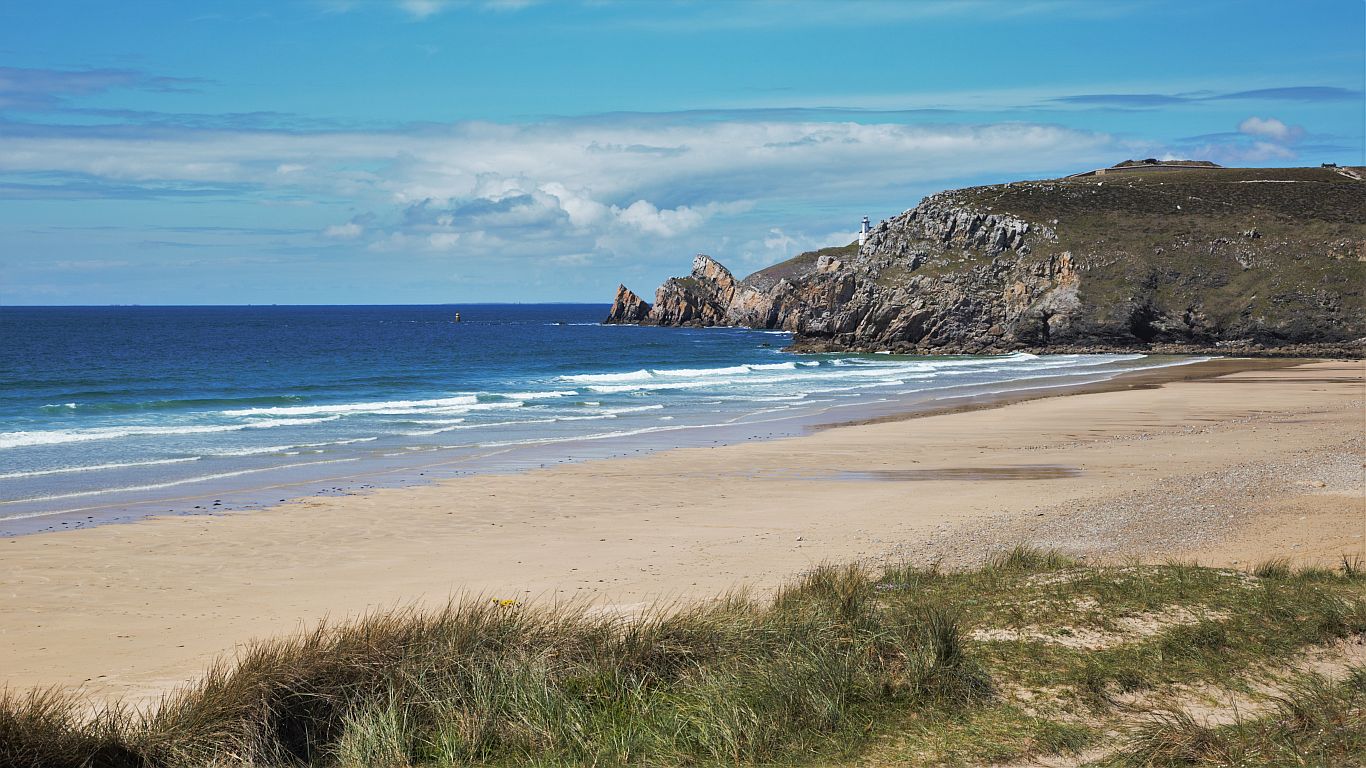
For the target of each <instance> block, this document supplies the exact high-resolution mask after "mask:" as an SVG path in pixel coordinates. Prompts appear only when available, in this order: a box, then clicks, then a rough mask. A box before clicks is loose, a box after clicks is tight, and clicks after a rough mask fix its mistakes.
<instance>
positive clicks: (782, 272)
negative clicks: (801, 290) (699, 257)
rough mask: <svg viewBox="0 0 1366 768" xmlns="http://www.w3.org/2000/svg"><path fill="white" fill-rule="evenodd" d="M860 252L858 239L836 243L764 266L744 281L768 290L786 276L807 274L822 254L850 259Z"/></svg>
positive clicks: (788, 277)
mask: <svg viewBox="0 0 1366 768" xmlns="http://www.w3.org/2000/svg"><path fill="white" fill-rule="evenodd" d="M856 254H858V241H857V240H855V241H854V242H852V243H850V244H848V245H836V246H831V247H829V248H821V249H819V250H815V251H807V252H805V253H799V254H797V255H796V256H793V257H792V258H790V259H788V260H787V261H782V262H779V263H777V264H774V265H773V266H771V267H764V268H763V269H761V270H759V271H758V272H755V273H754V274H752V275H750V276H749V277H746V278H745V279H744V280H743V282H744V283H745V284H746V285H750V286H754V287H756V288H759V289H760V290H767V289H768V288H769V287H771V286H773V285H775V284H777V282H778V281H779V280H782V279H784V278H786V279H788V280H791V279H793V278H796V277H800V276H802V275H805V274H807V273H808V272H810V271H811V270H812V269H815V267H816V262H817V261H818V260H820V257H822V256H829V257H830V258H832V259H848V258H850V257H852V256H855V255H856Z"/></svg>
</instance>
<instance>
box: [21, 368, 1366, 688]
mask: <svg viewBox="0 0 1366 768" xmlns="http://www.w3.org/2000/svg"><path fill="white" fill-rule="evenodd" d="M1211 364H1214V365H1211ZM1202 365H1204V366H1207V367H1205V368H1203V369H1199V370H1182V369H1196V368H1197V366H1202ZM1232 368H1237V369H1238V370H1239V372H1233V373H1230V372H1229V369H1232ZM1174 369H1175V370H1174V371H1173V369H1172V368H1169V369H1162V370H1159V371H1150V372H1149V373H1150V374H1153V375H1157V374H1161V376H1163V377H1170V380H1169V381H1166V382H1155V381H1146V380H1145V381H1135V380H1133V379H1130V378H1128V377H1118V378H1119V379H1123V381H1122V382H1119V381H1111V382H1101V383H1100V384H1099V385H1098V386H1101V387H1102V391H1093V392H1082V393H1078V392H1072V391H1066V392H1064V391H1057V392H1048V393H1039V392H1036V393H1035V395H1034V396H1031V397H1027V398H1021V399H1019V400H1016V401H1012V402H1008V403H995V404H992V405H990V406H989V407H986V406H984V405H982V404H980V403H979V404H976V405H975V406H973V407H963V406H964V405H965V404H960V405H959V406H957V409H956V410H949V411H944V412H936V413H932V414H925V415H919V414H917V415H913V416H904V415H903V416H902V417H900V418H882V417H875V418H872V419H869V420H865V421H863V422H861V423H859V422H856V423H853V424H845V425H843V426H840V427H839V428H826V429H817V430H813V431H811V432H810V433H809V434H805V435H802V436H797V437H787V438H779V439H773V440H748V441H745V442H741V443H737V444H731V445H725V446H706V447H691V448H679V449H675V450H668V451H660V452H655V453H650V454H647V455H642V456H639V457H627V458H613V459H608V460H592V461H585V462H582V463H574V464H563V465H559V466H554V467H549V468H546V469H529V470H526V471H523V472H518V473H514V474H482V475H474V476H468V477H460V478H453V479H446V480H441V481H438V482H436V483H433V484H429V485H422V486H414V487H407V488H397V489H379V490H375V491H373V492H371V493H368V494H363V495H354V496H342V497H312V498H304V499H299V500H297V501H294V502H290V503H286V504H283V505H278V504H277V505H274V506H272V507H270V508H267V509H262V510H254V511H248V512H229V513H220V514H217V515H214V516H164V517H157V518H151V519H146V520H142V521H139V522H136V523H134V524H131V525H106V526H99V527H93V528H85V529H82V530H76V531H62V532H59V533H43V534H36V535H31V536H23V537H16V538H11V539H8V540H4V541H0V547H3V549H0V551H3V552H5V556H4V557H3V559H2V560H0V562H3V564H4V566H5V567H4V569H3V574H4V575H3V577H2V578H0V588H3V589H4V590H5V592H6V594H7V595H9V596H10V599H9V600H7V601H6V602H5V603H4V604H3V606H0V612H3V614H2V615H0V628H3V629H0V656H3V657H4V658H6V659H7V660H8V663H7V665H6V666H7V669H6V674H7V677H6V679H5V680H4V681H3V683H4V684H7V685H9V686H11V687H14V688H27V687H34V686H43V685H49V684H51V685H58V686H61V687H64V688H68V689H83V690H84V691H85V692H87V693H88V694H90V695H92V696H97V697H120V696H127V697H129V698H130V700H133V701H139V700H146V699H147V698H149V697H154V696H156V695H158V694H159V693H161V692H164V691H166V690H167V689H169V688H171V687H173V686H175V685H177V684H179V683H181V682H183V681H184V680H186V679H188V678H190V677H193V676H194V675H195V674H196V673H197V672H198V671H200V670H202V669H203V668H204V666H205V665H207V664H208V663H209V662H210V661H211V660H213V659H214V658H217V657H219V656H221V655H223V654H230V653H232V652H233V651H234V650H235V649H238V648H240V647H241V646H242V644H243V643H246V642H248V641H250V640H251V639H253V638H263V637H269V636H273V635H277V634H281V633H284V632H288V631H291V630H293V629H296V628H298V627H300V626H311V625H313V624H316V622H318V621H320V620H323V619H325V618H329V617H331V618H338V619H339V618H344V617H353V616H357V615H361V614H363V613H366V612H368V611H373V610H377V609H382V608H385V607H393V606H397V605H417V606H434V605H441V604H444V603H445V602H446V600H447V599H449V598H450V597H451V596H452V595H457V596H458V595H486V596H493V597H506V598H516V599H519V600H526V599H540V600H589V601H592V602H594V603H597V604H601V605H604V606H614V607H615V608H616V609H617V610H631V609H633V608H636V607H640V606H641V605H642V604H647V603H652V602H659V601H663V602H669V601H673V600H681V599H695V598H708V597H712V596H715V595H717V594H720V593H722V592H724V591H726V590H727V589H731V588H751V589H760V590H762V589H766V588H768V587H770V586H772V585H773V584H775V583H777V582H778V581H780V580H782V579H784V578H786V577H788V576H790V575H792V574H793V573H795V572H799V571H801V570H804V569H805V568H808V567H810V566H811V565H813V564H815V563H819V562H823V561H834V562H847V561H856V560H868V559H878V558H883V557H888V556H892V557H907V558H909V559H917V560H928V561H941V562H944V563H945V564H947V565H950V566H952V565H954V564H957V563H968V562H971V561H972V558H974V557H981V556H983V555H984V554H985V553H986V552H987V551H989V550H990V549H992V548H993V547H995V546H996V544H997V543H998V542H997V541H996V539H998V538H1001V537H1002V536H1006V535H1010V536H1015V537H1016V538H1018V539H1022V540H1023V539H1025V538H1027V537H1028V536H1030V535H1031V530H1030V527H1029V526H1030V525H1034V526H1035V527H1036V528H1037V529H1038V530H1036V531H1034V532H1033V534H1032V535H1034V536H1035V537H1036V539H1037V542H1036V543H1043V544H1048V542H1049V538H1048V537H1049V536H1052V537H1054V538H1058V537H1059V536H1060V535H1061V533H1068V532H1076V530H1077V522H1078V521H1088V520H1090V519H1092V518H1090V517H1088V515H1094V514H1097V513H1096V510H1097V509H1099V508H1102V507H1107V505H1108V506H1115V507H1116V508H1117V509H1122V508H1123V504H1121V503H1119V502H1123V501H1124V500H1125V499H1127V498H1129V497H1132V496H1134V495H1136V494H1137V495H1140V496H1141V495H1143V494H1145V493H1148V494H1150V495H1154V489H1156V491H1158V492H1160V493H1156V494H1155V495H1156V496H1158V497H1163V496H1169V497H1171V498H1173V499H1176V498H1177V496H1179V494H1180V493H1187V492H1193V491H1199V490H1200V489H1201V488H1202V487H1203V486H1201V484H1200V483H1201V482H1204V481H1203V480H1200V478H1208V477H1221V476H1222V475H1221V473H1222V474H1228V473H1229V472H1235V473H1238V472H1243V473H1245V474H1246V472H1245V467H1246V466H1251V465H1254V464H1257V462H1261V463H1262V464H1265V465H1266V466H1268V467H1275V466H1282V465H1284V466H1294V467H1300V469H1299V470H1297V471H1300V472H1308V473H1312V472H1314V471H1315V469H1314V468H1315V467H1316V466H1322V467H1331V468H1333V472H1332V473H1330V474H1324V475H1323V477H1317V476H1315V477H1309V478H1307V480H1306V479H1305V478H1292V479H1290V480H1289V481H1287V482H1288V483H1289V485H1287V486H1286V487H1281V486H1274V487H1273V486H1271V485H1267V483H1269V482H1271V481H1268V480H1266V479H1265V478H1263V477H1262V476H1261V475H1264V474H1266V473H1265V472H1262V473H1261V475H1259V474H1257V472H1252V473H1251V474H1250V475H1249V478H1250V479H1249V480H1248V481H1247V483H1245V486H1246V487H1243V486H1239V488H1238V490H1239V491H1240V492H1243V493H1245V494H1246V493H1254V494H1257V493H1261V494H1262V495H1261V496H1255V495H1254V496H1247V495H1244V496H1243V497H1242V498H1244V499H1249V498H1250V499H1254V500H1255V501H1256V504H1252V503H1250V502H1249V503H1245V504H1243V506H1244V507H1246V510H1245V511H1244V512H1242V513H1239V514H1242V517H1240V518H1238V519H1229V518H1227V517H1224V516H1223V515H1224V510H1222V509H1221V510H1220V511H1219V516H1218V517H1217V519H1216V518H1215V517H1214V516H1210V517H1209V519H1203V518H1199V519H1197V518H1191V519H1186V518H1180V519H1178V518H1173V519H1172V520H1170V521H1168V520H1163V519H1151V517H1152V514H1151V513H1147V515H1148V516H1146V517H1145V513H1144V511H1143V508H1142V506H1141V505H1139V506H1137V507H1135V510H1137V511H1136V512H1133V513H1132V514H1127V516H1126V515H1121V516H1120V517H1117V518H1115V519H1114V520H1112V521H1111V522H1113V523H1114V525H1112V526H1111V527H1110V528H1106V529H1104V530H1101V531H1100V532H1099V533H1098V534H1096V536H1098V537H1100V538H1098V539H1097V540H1096V541H1094V542H1089V543H1088V541H1087V540H1086V537H1085V536H1082V537H1081V542H1080V545H1081V546H1082V547H1083V548H1084V547H1085V546H1090V547H1091V549H1090V551H1087V552H1082V553H1081V554H1085V555H1087V556H1089V557H1095V558H1101V559H1104V558H1106V557H1116V558H1123V557H1129V556H1135V555H1134V554H1133V552H1132V551H1130V550H1129V549H1126V546H1128V545H1133V547H1138V548H1139V549H1141V548H1142V547H1143V546H1149V547H1150V549H1149V551H1147V553H1146V555H1147V557H1148V558H1149V559H1153V558H1156V559H1165V558H1167V557H1170V556H1178V555H1179V556H1183V557H1191V558H1196V559H1201V558H1203V559H1204V560H1203V561H1205V562H1206V564H1224V565H1228V564H1230V562H1231V561H1235V560H1236V561H1243V560H1244V559H1245V558H1249V557H1253V556H1255V555H1257V554H1258V553H1259V552H1260V553H1263V554H1265V553H1274V554H1276V555H1277V556H1286V557H1291V558H1294V559H1297V560H1299V561H1303V562H1314V563H1331V562H1332V561H1333V559H1334V558H1336V557H1338V556H1340V555H1344V554H1347V555H1351V554H1354V553H1357V552H1361V553H1363V554H1366V550H1363V549H1362V548H1361V547H1362V546H1363V545H1362V538H1361V533H1362V530H1363V528H1366V506H1363V504H1362V495H1361V491H1362V488H1361V483H1360V459H1359V454H1356V455H1355V458H1354V456H1353V454H1352V451H1353V450H1354V448H1353V445H1354V444H1353V443H1352V441H1353V440H1359V437H1360V436H1359V429H1357V427H1358V426H1359V423H1360V418H1361V417H1360V414H1361V412H1362V404H1361V398H1362V395H1363V386H1362V384H1363V381H1364V380H1363V377H1362V373H1363V371H1362V365H1361V363H1360V361H1349V362H1331V361H1318V362H1307V361H1295V362H1289V363H1287V364H1285V365H1269V366H1262V365H1260V364H1251V361H1232V360H1229V361H1210V363H1194V364H1191V365H1189V366H1174ZM1142 375H1143V374H1139V376H1142ZM1106 384H1108V385H1109V387H1108V389H1106V388H1105V387H1104V386H1103V385H1106ZM1062 395H1065V396H1062ZM908 419H913V420H908ZM1192 425H1194V427H1193V426H1192ZM1344 457H1346V458H1344ZM1352 460H1354V461H1355V474H1353V473H1352V471H1351V470H1352V467H1351V466H1350V461H1352ZM1344 462H1347V463H1344ZM1258 466H1260V465H1258ZM1031 467H1032V468H1038V467H1052V468H1055V469H1054V471H1050V472H1043V473H1038V472H1032V471H1029V468H1031ZM1240 467H1241V468H1243V469H1240ZM1059 468H1060V469H1059ZM964 470H972V471H973V473H975V474H973V473H969V474H966V475H965V474H963V471H964ZM1010 470H1014V471H1013V473H1012V472H1011V471H1010ZM936 473H937V474H936ZM955 473H957V474H955ZM964 478H967V479H968V481H965V479H964ZM1188 478H1193V479H1194V480H1195V482H1191V483H1184V485H1183V481H1184V480H1185V479H1188ZM1300 482H1314V483H1323V485H1321V486H1318V485H1312V486H1311V485H1305V486H1299V485H1294V484H1295V483H1300ZM1258 483H1261V485H1258ZM1184 486H1189V487H1184ZM1208 490H1209V493H1214V494H1218V493H1222V492H1223V491H1221V489H1220V488H1219V487H1213V488H1211V489H1208ZM1263 497H1264V498H1263ZM1182 498H1183V499H1184V500H1183V503H1185V502H1187V501H1189V499H1185V498H1184V497H1182ZM1157 500H1158V501H1160V500H1161V498H1158V499H1157ZM1112 502H1113V503H1112ZM1126 503H1127V502H1126ZM1202 503H1203V502H1202ZM1188 506H1193V507H1194V506H1200V504H1188ZM1105 514H1109V512H1105ZM1182 514H1185V513H1184V512H1183V513H1182ZM1301 518H1303V519H1304V520H1305V522H1304V524H1303V525H1299V526H1298V527H1297V525H1296V524H1297V523H1299V522H1300V519H1301ZM1107 519H1108V518H1107ZM1165 523H1170V525H1169V526H1168V527H1169V528H1172V529H1173V530H1167V531H1158V533H1159V534H1162V535H1153V536H1148V533H1150V531H1147V528H1151V527H1154V526H1156V527H1158V528H1160V527H1161V526H1162V525H1164V524H1165ZM1263 523H1265V524H1266V525H1263ZM1050 525H1051V526H1054V527H1055V528H1058V529H1060V531H1061V533H1060V532H1059V530H1052V529H1049V528H1048V526H1050ZM1182 526H1186V528H1183V527H1182ZM1259 526H1261V527H1259ZM1268 526H1269V527H1268ZM1197 528H1198V530H1197ZM1186 529H1189V530H1192V531H1196V532H1197V533H1199V534H1200V535H1199V536H1192V537H1190V539H1191V542H1190V543H1193V544H1196V545H1197V546H1196V547H1194V548H1193V549H1188V550H1182V549H1180V548H1179V547H1178V548H1175V549H1173V548H1172V541H1174V540H1175V541H1180V540H1181V538H1182V533H1183V531H1184V530H1186ZM1301 530H1302V531H1303V536H1302V538H1305V539H1306V541H1304V542H1301V541H1299V540H1295V541H1291V540H1289V539H1286V538H1285V537H1286V536H1293V535H1299V532H1300V531H1301ZM989 534H991V535H989ZM1244 534H1246V535H1244ZM1126 536H1127V537H1129V539H1130V540H1128V541H1121V539H1124V537H1126ZM1145 536H1146V537H1147V538H1145ZM1164 536H1165V538H1164ZM1240 537H1242V538H1240ZM1309 539H1312V541H1309ZM1145 542H1148V543H1147V544H1145ZM1063 543H1064V544H1066V545H1067V546H1073V547H1074V548H1075V546H1077V542H1066V541H1064V542H1063ZM1294 543H1299V544H1301V546H1300V547H1294V546H1292V544H1294ZM1306 544H1310V545H1312V546H1305V545H1306ZM1131 549H1132V548H1131ZM1334 549H1343V550H1344V551H1342V552H1335V551H1332V550H1334ZM1138 556H1140V557H1141V556H1142V553H1140V554H1139V555H1138ZM1235 567H1236V566H1235Z"/></svg>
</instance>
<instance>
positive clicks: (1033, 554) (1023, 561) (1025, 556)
mask: <svg viewBox="0 0 1366 768" xmlns="http://www.w3.org/2000/svg"><path fill="white" fill-rule="evenodd" d="M988 562H989V564H990V568H992V569H994V570H998V571H1029V572H1037V571H1060V570H1064V569H1066V568H1075V567H1077V565H1078V562H1077V561H1076V560H1075V559H1073V558H1071V557H1068V556H1066V555H1064V554H1061V553H1059V552H1056V551H1054V550H1044V549H1039V548H1037V547H1031V546H1029V545H1027V544H1017V545H1015V546H1014V547H1013V548H1011V549H1009V550H1007V551H1005V552H1002V553H1001V554H998V555H996V556H995V557H992V558H991V559H990V560H989V561H988Z"/></svg>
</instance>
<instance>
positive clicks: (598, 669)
mask: <svg viewBox="0 0 1366 768" xmlns="http://www.w3.org/2000/svg"><path fill="white" fill-rule="evenodd" d="M874 584H875V582H874V580H873V578H872V577H870V575H869V574H867V573H866V572H864V571H862V570H860V569H858V568H835V567H822V568H817V569H816V570H814V571H812V572H810V573H809V574H807V575H806V576H804V577H803V578H802V579H801V580H799V581H798V582H797V583H795V584H794V585H792V586H790V587H788V588H786V589H783V590H781V591H780V592H778V594H777V595H776V596H775V597H774V598H773V599H771V600H768V601H763V602H760V601H755V600H751V599H747V598H745V597H743V596H731V597H729V598H726V599H722V600H720V601H717V602H714V603H707V604H700V605H697V606H693V607H690V608H686V609H684V610H681V611H674V612H668V613H665V612H657V613H653V614H650V615H646V616H643V617H635V618H632V619H629V620H627V619H622V618H619V617H611V616H605V615H602V614H593V613H591V612H587V611H584V610H581V609H575V608H554V607H544V608H537V607H534V606H532V607H521V606H516V605H506V604H500V603H498V602H482V601H472V602H466V603H460V604H452V605H450V606H449V607H447V608H446V609H444V610H442V611H438V612H435V613H422V612H418V611H415V610H409V611H400V612H395V613H385V614H380V615H375V616H371V617H369V618H367V619H364V620H362V621H360V622H357V623H354V624H347V625H342V626H336V627H328V628H320V629H318V630H316V631H313V632H311V633H308V634H301V635H298V636H294V637H288V638H284V639H279V640H274V641H271V642H266V643H262V644H259V645H256V646H255V647H252V648H251V649H250V650H248V651H247V652H246V653H244V654H243V655H242V656H241V657H240V658H239V659H237V660H236V661H235V662H234V663H233V664H231V665H228V664H223V665H220V666H217V667H215V668H214V669H212V670H211V671H210V672H209V673H208V674H207V675H206V676H205V677H204V678H203V679H201V680H200V681H198V682H197V683H195V684H193V685H190V686H188V687H186V688H184V689H182V690H180V691H177V692H175V693H173V694H171V695H169V696H168V697H166V698H165V699H164V700H163V701H162V702H161V703H160V705H159V706H158V707H156V708H155V710H154V711H153V712H151V713H150V714H149V715H147V716H145V717H142V718H137V717H133V716H131V715H129V714H127V713H124V712H121V711H118V710H109V711H107V712H104V713H101V714H100V715H99V716H98V717H96V718H95V719H94V720H83V719H81V718H79V717H77V716H76V715H75V714H74V713H75V712H76V711H78V706H79V703H78V702H77V701H75V700H73V699H71V698H68V697H63V696H60V695H58V694H55V693H41V694H33V695H28V696H16V695H10V696H7V697H6V698H5V699H3V700H0V763H3V764H5V765H13V766H33V767H34V768H37V767H38V766H43V767H44V768H49V767H50V768H59V767H60V766H73V767H74V766H86V765H108V766H123V765H128V766H139V765H148V766H206V765H223V766H227V765H262V766H265V765H271V766H274V765H336V766H357V767H358V768H359V767H360V766H394V767H398V766H409V765H466V764H470V763H490V762H491V763H504V764H542V765H553V764H598V765H601V764H621V763H643V764H669V765H675V764H692V763H728V764H733V763H754V762H771V761H777V760H791V759H799V758H800V757H801V756H803V755H805V754H810V753H813V752H824V751H827V749H828V745H830V744H833V743H847V742H851V741H857V740H858V739H859V738H860V737H861V735H862V734H863V733H864V732H865V730H867V728H868V727H869V726H870V724H871V723H872V722H873V720H874V719H876V718H877V717H878V715H879V713H880V712H881V710H882V709H883V708H885V707H888V706H892V705H900V706H912V705H916V704H918V703H933V704H934V705H936V706H970V705H971V704H973V703H974V702H976V701H978V700H981V699H984V698H986V697H988V696H990V695H991V686H990V684H989V683H988V681H987V680H986V678H985V676H984V675H983V673H982V672H981V670H980V669H979V668H978V667H977V666H976V665H975V664H974V663H973V662H972V660H971V659H969V658H967V657H966V656H965V654H964V652H963V645H962V640H961V638H960V637H959V636H958V629H957V625H956V624H955V622H954V619H953V617H952V616H951V615H948V614H946V613H944V612H942V611H938V610H925V611H921V612H919V613H916V614H906V613H903V612H893V611H889V610H887V608H886V607H885V606H884V605H883V604H882V602H881V601H879V600H877V599H876V592H875V591H874Z"/></svg>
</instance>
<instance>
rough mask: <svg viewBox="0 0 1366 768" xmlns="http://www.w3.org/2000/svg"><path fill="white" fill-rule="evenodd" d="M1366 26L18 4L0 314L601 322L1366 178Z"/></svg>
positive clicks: (1065, 2)
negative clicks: (1132, 162) (1205, 190)
mask: <svg viewBox="0 0 1366 768" xmlns="http://www.w3.org/2000/svg"><path fill="white" fill-rule="evenodd" d="M1363 8H1364V5H1363V2H1362V0H1298V1H1297V2H1285V1H1284V0H1276V1H1275V2H1259V1H1257V0H1103V1H1102V0H904V1H902V2H873V1H864V0H842V1H840V2H834V1H829V2H802V1H798V0H792V1H787V2H784V1H779V0H771V1H769V0H753V1H751V2H743V1H741V0H733V1H732V2H725V1H724V0H710V1H703V0H697V1H694V2H683V1H681V0H680V1H678V2H673V1H671V0H617V1H615V2H613V1H611V0H558V1H556V0H541V1H540V2H537V1H535V0H463V1H462V0H268V1H265V2H255V1H253V0H233V1H232V2H210V1H208V0H205V1H202V2H189V3H187V2H178V1H173V0H143V1H142V2H137V1H130V2H125V3H109V2H105V1H104V0H97V1H91V2H69V1H68V0H44V2H0V305H11V306H12V305H44V304H57V305H73V304H80V305H85V304H93V305H104V304H272V303H278V304H424V303H443V304H444V303H455V304H460V303H475V302H551V301H588V302H603V303H606V302H608V301H610V300H611V297H612V293H613V291H614V290H615V288H616V285H617V283H618V282H624V283H625V284H627V285H628V286H630V287H631V288H633V289H635V290H636V291H637V292H638V293H641V294H642V295H645V296H647V298H648V297H649V295H650V294H651V293H652V292H653V290H654V288H655V287H656V286H657V285H658V284H659V283H660V282H662V281H663V280H664V279H665V278H666V277H668V276H670V275H676V274H682V273H686V271H687V269H688V267H689V265H690V263H691V259H692V256H693V254H695V253H708V254H710V255H712V256H714V257H715V258H717V259H718V260H720V261H721V262H722V263H724V264H726V265H727V266H729V267H730V268H731V269H732V271H734V272H735V273H737V275H744V274H748V273H749V272H752V271H754V270H757V269H759V268H762V267H763V266H766V265H768V264H771V263H775V262H777V261H781V260H783V259H786V258H788V257H790V256H792V255H795V254H797V253H799V252H802V251H805V250H810V249H813V248H819V247H824V246H828V245H842V244H845V243H848V242H850V241H851V240H852V239H853V238H854V237H855V233H856V231H857V229H858V222H859V219H860V218H861V217H862V216H865V215H867V216H870V217H872V218H873V220H874V221H876V220H878V219H882V218H886V217H888V216H893V215H895V214H897V213H900V212H901V211H903V210H905V209H908V208H911V207H913V206H914V205H915V204H916V203H917V202H918V201H919V200H920V199H921V198H922V197H924V196H925V195H928V194H932V193H934V192H936V191H939V190H941V189H945V188H951V187H960V186H968V185H974V184H988V183H998V182H1004V181H1011V180H1017V179H1025V178H1050V177H1055V176H1058V175H1063V174H1067V173H1074V172H1077V171H1082V170H1087V169H1090V168H1095V167H1101V166H1106V165H1111V164H1113V163H1116V162H1119V161H1121V160H1124V159H1127V158H1145V157H1160V158H1188V159H1204V160H1213V161H1215V162H1218V163H1221V164H1225V165H1237V166H1303V165H1318V164H1319V163H1323V162H1337V163H1339V164H1356V165H1361V164H1366V149H1364V148H1363V147H1364V143H1363V130H1364V128H1363V126H1364V125H1366V99H1364V98H1363V89H1364V88H1366V83H1364V81H1366V11H1364V10H1363Z"/></svg>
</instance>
